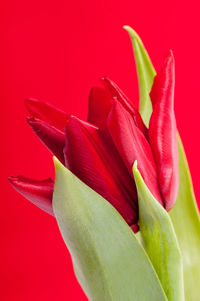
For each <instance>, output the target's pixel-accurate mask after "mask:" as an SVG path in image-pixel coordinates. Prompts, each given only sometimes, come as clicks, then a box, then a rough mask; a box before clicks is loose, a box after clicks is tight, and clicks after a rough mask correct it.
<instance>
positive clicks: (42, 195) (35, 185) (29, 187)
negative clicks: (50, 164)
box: [8, 175, 54, 215]
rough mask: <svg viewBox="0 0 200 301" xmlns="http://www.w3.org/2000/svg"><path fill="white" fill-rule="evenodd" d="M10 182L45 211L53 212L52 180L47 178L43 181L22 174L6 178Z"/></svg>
mask: <svg viewBox="0 0 200 301" xmlns="http://www.w3.org/2000/svg"><path fill="white" fill-rule="evenodd" d="M8 180H9V182H10V184H11V185H12V186H13V188H15V189H16V190H17V191H18V192H19V193H20V194H21V195H23V196H24V197H25V198H26V199H27V200H29V201H30V202H31V203H33V204H35V205H36V206H38V207H39V208H40V209H42V210H44V211H46V212H47V213H49V214H51V215H54V214H53V209H52V196H53V187H54V182H53V181H52V180H51V179H50V178H48V179H45V180H43V181H37V180H32V179H29V178H26V177H24V176H21V175H19V176H16V177H9V178H8Z"/></svg>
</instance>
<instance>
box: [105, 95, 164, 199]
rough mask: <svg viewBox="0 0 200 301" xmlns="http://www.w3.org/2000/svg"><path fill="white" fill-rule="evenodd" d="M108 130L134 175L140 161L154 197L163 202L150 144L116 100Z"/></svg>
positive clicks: (146, 181) (142, 172)
mask: <svg viewBox="0 0 200 301" xmlns="http://www.w3.org/2000/svg"><path fill="white" fill-rule="evenodd" d="M107 125H108V130H109V133H110V135H111V137H112V139H113V142H114V143H115V146H116V148H117V149H118V152H119V154H120V155H121V157H122V159H123V161H124V163H125V164H126V166H127V168H128V170H129V172H130V174H131V175H132V166H133V163H134V161H135V160H137V161H138V168H139V170H140V172H141V174H142V177H143V179H144V181H145V183H146V185H147V186H148V188H149V189H150V191H151V193H152V194H153V195H154V197H155V198H156V199H157V200H158V201H159V202H160V203H161V204H163V201H162V198H161V195H160V191H159V187H158V182H157V170H156V165H155V162H154V158H153V154H152V151H151V148H150V145H149V143H148V141H147V140H146V138H145V137H144V135H143V134H142V132H141V131H140V130H139V129H138V127H137V126H136V125H135V123H134V121H133V119H132V117H131V115H130V114H129V113H128V112H127V111H126V110H124V109H123V107H122V105H121V104H120V103H118V102H117V101H115V103H114V104H113V107H112V111H111V113H110V115H109V117H108V122H107Z"/></svg>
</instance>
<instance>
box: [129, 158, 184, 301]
mask: <svg viewBox="0 0 200 301" xmlns="http://www.w3.org/2000/svg"><path fill="white" fill-rule="evenodd" d="M133 174H134V178H135V183H136V187H137V193H138V204H139V222H140V231H141V235H142V238H143V242H144V248H145V251H146V252H147V254H148V256H149V258H150V260H151V263H152V264H153V266H154V268H155V270H156V272H157V275H158V277H159V279H160V282H161V284H162V287H163V289H164V291H165V293H166V296H167V298H168V300H169V301H183V300H184V287H183V264H182V257H181V253H180V248H179V245H178V241H177V238H176V234H175V231H174V228H173V225H172V222H171V219H170V217H169V214H168V213H167V212H166V210H165V209H164V208H163V207H162V206H161V205H160V204H159V202H158V201H157V200H156V199H155V198H154V197H153V195H152V194H151V192H150V191H149V189H148V188H147V186H146V184H145V183H144V180H143V178H142V176H141V175H140V172H139V170H138V169H137V161H135V163H134V165H133Z"/></svg>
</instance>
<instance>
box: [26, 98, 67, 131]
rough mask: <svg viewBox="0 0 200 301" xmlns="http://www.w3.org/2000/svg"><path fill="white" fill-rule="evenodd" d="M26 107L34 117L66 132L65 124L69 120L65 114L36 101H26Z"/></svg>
mask: <svg viewBox="0 0 200 301" xmlns="http://www.w3.org/2000/svg"><path fill="white" fill-rule="evenodd" d="M25 106H26V108H27V110H28V111H29V113H30V114H31V115H32V116H33V117H35V118H38V119H41V120H43V121H46V122H47V123H50V124H51V125H53V126H54V127H57V128H58V129H60V130H62V131H63V132H64V131H65V124H66V121H67V119H68V118H69V116H68V115H67V114H66V113H65V112H63V111H61V110H59V109H57V108H55V107H54V106H52V105H50V104H48V103H46V102H42V101H40V100H36V99H26V100H25Z"/></svg>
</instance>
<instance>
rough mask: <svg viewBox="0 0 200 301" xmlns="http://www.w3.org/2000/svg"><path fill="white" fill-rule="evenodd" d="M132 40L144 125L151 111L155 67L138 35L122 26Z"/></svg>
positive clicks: (127, 27)
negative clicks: (151, 92) (150, 94)
mask: <svg viewBox="0 0 200 301" xmlns="http://www.w3.org/2000/svg"><path fill="white" fill-rule="evenodd" d="M124 29H125V30H126V31H127V32H128V33H129V36H130V38H131V40H132V44H133V51H134V56H135V62H136V67H137V74H138V80H139V92H140V113H141V116H142V118H143V121H144V123H145V124H146V126H148V124H149V119H150V116H151V113H152V105H151V101H150V97H149V93H150V91H151V87H152V84H153V78H154V76H155V75H156V72H155V69H154V67H153V65H152V63H151V59H150V57H149V55H148V53H147V51H146V49H145V47H144V45H143V43H142V41H141V39H140V37H139V35H138V34H137V33H136V32H135V30H133V29H132V28H131V27H130V26H127V25H126V26H124Z"/></svg>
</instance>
